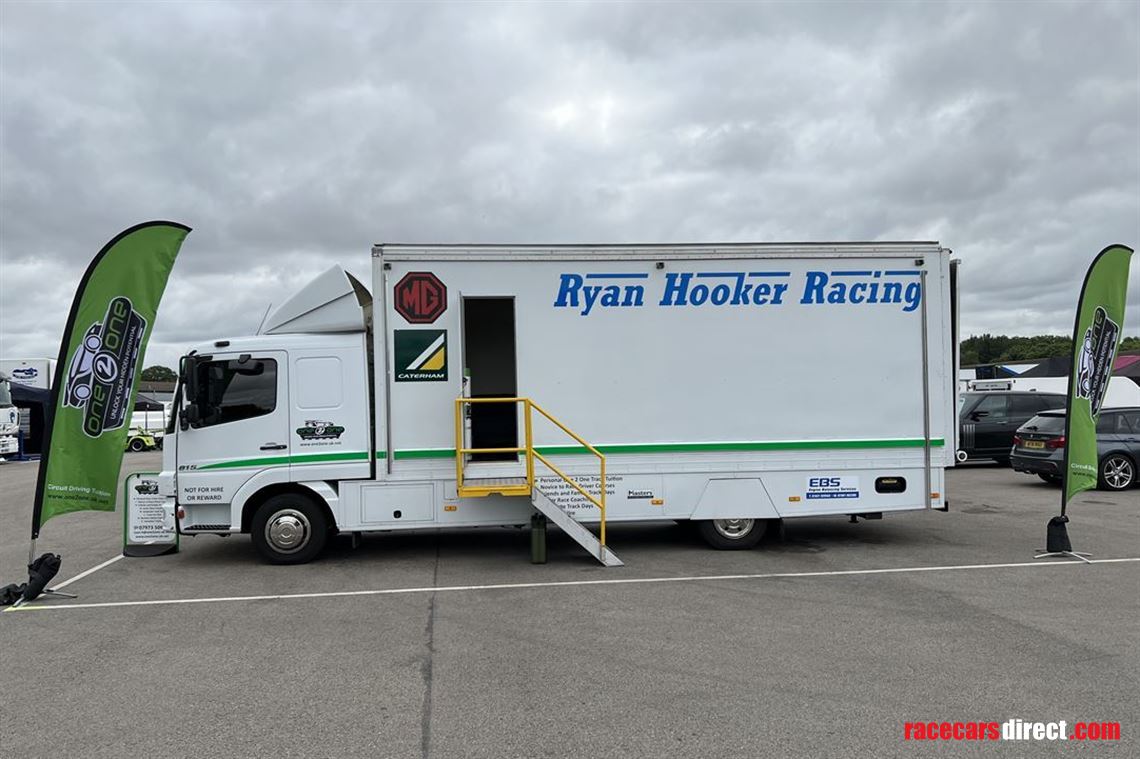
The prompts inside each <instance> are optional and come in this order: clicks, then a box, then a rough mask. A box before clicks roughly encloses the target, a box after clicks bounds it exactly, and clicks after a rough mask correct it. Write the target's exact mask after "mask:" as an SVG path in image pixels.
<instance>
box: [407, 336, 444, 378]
mask: <svg viewBox="0 0 1140 759" xmlns="http://www.w3.org/2000/svg"><path fill="white" fill-rule="evenodd" d="M395 333H396V346H395V353H396V381H397V382H444V381H446V380H447V330H443V329H398V330H395Z"/></svg>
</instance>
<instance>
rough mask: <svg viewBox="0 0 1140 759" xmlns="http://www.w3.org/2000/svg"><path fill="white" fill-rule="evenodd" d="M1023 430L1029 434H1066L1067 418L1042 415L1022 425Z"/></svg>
mask: <svg viewBox="0 0 1140 759" xmlns="http://www.w3.org/2000/svg"><path fill="white" fill-rule="evenodd" d="M1021 429H1023V430H1026V431H1028V432H1043V433H1046V434H1049V435H1052V434H1058V435H1060V434H1063V433H1064V432H1065V417H1063V416H1060V415H1053V414H1048V415H1045V414H1041V415H1038V416H1035V417H1033V418H1032V419H1030V420H1029V421H1028V422H1026V423H1025V424H1023V425H1021Z"/></svg>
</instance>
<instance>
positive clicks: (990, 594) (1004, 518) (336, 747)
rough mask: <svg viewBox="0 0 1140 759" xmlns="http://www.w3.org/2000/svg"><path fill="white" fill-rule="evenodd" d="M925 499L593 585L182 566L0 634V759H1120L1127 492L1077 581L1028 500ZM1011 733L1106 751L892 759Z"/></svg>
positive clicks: (472, 554) (513, 573) (338, 552)
mask: <svg viewBox="0 0 1140 759" xmlns="http://www.w3.org/2000/svg"><path fill="white" fill-rule="evenodd" d="M36 467H37V465H36V464H35V463H9V464H3V465H0V584H4V583H7V582H22V581H23V579H24V578H25V577H26V574H25V570H24V565H25V563H26V561H27V552H28V540H27V538H28V533H29V521H30V511H31V499H32V489H33V486H34V482H35V474H36ZM158 468H159V455H158V454H155V453H149V454H127V456H126V457H125V460H124V472H126V471H137V470H143V471H155V470H157V469H158ZM947 494H948V496H949V499H950V503H951V507H950V511H949V513H940V512H932V513H911V514H902V515H887V516H886V517H885V518H884V519H883V520H882V521H867V522H860V523H858V524H848V523H847V522H846V521H845V520H844V519H842V518H826V519H808V520H798V521H789V522H787V523H786V529H785V535H784V539H783V540H782V541H781V540H778V539H772V540H767V539H766V540H765V542H764V543H762V544H761V546H760V547H759V548H758V549H756V550H752V551H737V552H732V551H713V550H710V549H708V548H706V547H705V546H704V544H703V543H702V542H701V541H700V539H699V538H698V537H697V536H695V535H694V534H692V533H691V531H689V530H687V529H685V528H683V527H681V526H678V525H675V524H673V523H672V522H665V523H654V524H651V525H638V526H622V525H617V526H612V527H611V528H610V541H609V542H610V543H611V546H612V547H613V549H614V550H615V552H616V553H617V554H618V555H619V556H621V558H622V559H623V560H624V561H625V563H626V566H625V567H623V568H618V569H606V568H603V567H601V566H600V565H598V564H597V563H596V562H594V560H593V559H592V558H591V557H589V556H587V555H586V554H585V553H584V552H582V551H581V550H580V549H579V548H578V547H577V546H576V545H575V544H573V543H572V542H570V541H569V539H567V538H565V536H563V535H561V534H559V533H557V531H556V530H553V529H552V530H551V535H550V540H549V563H548V564H546V565H541V566H534V565H531V564H530V563H529V537H528V535H527V532H526V531H525V530H513V529H484V530H468V531H443V532H440V531H431V530H429V531H423V532H418V533H387V534H379V535H372V536H366V537H365V540H364V542H363V544H362V545H361V546H360V547H359V548H356V549H352V548H351V547H350V544H349V541H348V540H347V539H340V540H338V541H336V543H335V544H334V545H333V546H332V547H331V549H330V550H328V551H327V552H326V554H325V556H324V557H323V558H322V559H320V560H318V561H317V562H315V563H312V564H308V565H304V566H297V567H277V566H269V565H266V564H263V563H261V562H260V560H259V559H258V558H257V557H256V555H255V554H254V552H253V549H252V547H251V546H250V544H249V540H248V538H247V537H246V536H235V537H231V538H226V539H222V538H217V537H211V536H202V537H197V538H192V539H184V540H183V543H182V550H181V551H180V552H179V553H178V554H176V555H171V556H163V557H156V558H130V559H123V560H121V561H119V560H116V561H113V562H111V563H109V564H107V565H106V566H104V567H102V568H101V569H98V570H97V571H95V572H92V573H91V574H89V575H86V576H84V577H83V578H81V579H79V580H78V581H76V582H74V583H71V584H69V585H68V587H67V590H68V591H72V592H75V593H78V594H79V599H78V600H77V601H64V600H62V599H51V600H46V601H42V602H37V603H36V604H34V605H32V607H30V608H26V609H19V610H14V611H5V612H3V613H2V614H0V653H2V658H3V674H2V679H0V683H2V689H0V694H2V696H0V715H2V721H3V724H4V726H5V731H4V732H5V737H4V740H3V747H2V749H0V753H3V754H4V755H5V756H12V757H47V756H77V757H122V756H126V755H161V756H195V757H198V756H222V757H238V756H241V757H244V756H251V757H252V756H280V757H293V756H297V757H302V756H303V757H311V756H337V757H348V756H353V757H355V756H368V757H567V756H589V757H642V756H644V757H674V756H676V757H682V756H684V757H688V756H702V757H703V756H709V757H712V756H715V757H727V756H732V757H738V756H739V757H745V756H762V755H769V756H793V755H804V756H821V757H822V756H827V757H838V756H876V757H881V756H911V755H915V754H922V755H929V754H930V752H931V751H937V752H939V753H942V752H944V751H947V750H952V751H953V752H954V753H956V754H966V755H975V756H993V755H1000V756H1025V755H1043V756H1051V755H1082V756H1083V755H1090V754H1105V755H1114V756H1126V755H1131V756H1136V755H1137V754H1138V753H1140V748H1138V747H1140V740H1138V739H1140V708H1138V705H1140V624H1138V620H1140V562H1138V561H1111V562H1106V561H1103V560H1107V559H1137V558H1140V491H1137V490H1132V491H1130V492H1127V493H1103V492H1090V493H1085V494H1082V495H1081V496H1078V498H1077V500H1076V502H1075V503H1074V504H1073V505H1072V506H1071V508H1070V515H1071V516H1072V519H1073V521H1072V523H1071V524H1070V525H1069V533H1070V536H1071V538H1072V540H1073V543H1074V545H1075V546H1076V547H1077V548H1078V549H1079V550H1085V551H1090V552H1092V553H1094V554H1095V557H1094V558H1095V559H1096V560H1097V561H1098V562H1101V563H1095V564H1091V565H1085V564H1078V563H1075V562H1071V561H1060V562H1055V563H1054V562H1051V561H1045V560H1042V561H1036V562H1035V561H1034V560H1033V554H1034V551H1035V549H1037V548H1040V547H1041V546H1042V545H1043V543H1044V538H1045V524H1046V522H1047V521H1048V519H1049V517H1050V516H1052V515H1053V514H1055V513H1056V512H1057V509H1058V500H1059V490H1058V489H1057V488H1055V487H1050V486H1048V485H1045V484H1044V483H1041V482H1040V481H1038V480H1037V479H1036V478H1034V477H1029V476H1026V475H1022V474H1017V473H1015V472H1013V471H1011V470H1009V469H1002V468H999V467H997V466H985V465H981V466H969V467H964V468H960V469H956V470H953V471H951V472H950V473H949V475H948V483H947ZM121 530H122V518H121V514H115V515H112V514H108V513H99V512H83V513H77V514H69V515H65V516H60V517H57V518H55V519H53V520H52V521H51V522H49V523H48V524H47V525H46V526H45V528H44V530H43V535H42V536H41V540H40V544H39V547H38V549H37V553H40V552H43V551H53V552H56V553H60V554H62V556H63V568H62V570H61V572H60V576H59V578H57V579H58V580H60V581H65V580H66V579H67V578H71V577H74V576H76V575H78V574H80V573H81V572H84V571H86V570H88V569H91V568H92V567H96V566H98V565H100V564H103V563H104V562H107V561H108V560H110V559H114V558H115V557H116V556H118V555H119V554H120V551H121V545H122V536H121ZM880 570H887V571H880ZM726 576H732V577H726ZM611 581H616V582H611ZM488 585H496V586H500V587H486V586H488ZM504 585H505V586H514V587H502V586H504ZM520 585H522V587H519V586H520ZM350 593H353V594H350ZM328 594H333V595H328ZM267 596H270V597H268V598H267ZM219 599H230V600H219ZM151 602H158V603H151ZM103 604H123V605H103ZM1011 718H1020V719H1024V720H1029V721H1041V722H1052V721H1060V720H1066V721H1068V722H1069V724H1070V725H1071V724H1072V723H1073V722H1075V721H1080V720H1085V721H1097V722H1102V721H1110V722H1120V723H1121V732H1122V740H1121V741H1119V742H1115V743H1088V742H1082V743H1078V742H1076V741H1068V742H1064V741H1061V742H1035V741H1031V742H1024V741H1023V742H965V743H954V744H953V745H943V746H930V745H923V744H922V743H920V742H916V741H906V740H904V724H905V723H906V722H909V721H925V722H930V721H936V722H941V721H986V722H989V721H995V722H1004V721H1005V720H1007V719H1011Z"/></svg>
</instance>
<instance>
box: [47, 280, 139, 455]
mask: <svg viewBox="0 0 1140 759" xmlns="http://www.w3.org/2000/svg"><path fill="white" fill-rule="evenodd" d="M146 325H147V322H146V319H144V318H143V317H142V315H141V314H139V313H138V312H137V311H135V310H134V307H133V305H132V304H131V301H130V298H124V297H118V298H114V299H112V300H111V302H110V303H109V304H108V305H107V313H106V314H105V315H104V316H103V321H101V322H95V323H93V324H91V325H90V326H89V327H88V328H87V333H86V334H85V335H84V336H83V340H82V341H81V342H80V344H79V346H78V347H77V348H76V349H75V352H74V353H72V354H71V361H70V363H69V365H68V366H69V369H68V373H67V383H66V386H65V388H64V391H63V405H64V406H69V407H71V408H78V409H82V410H83V432H84V433H86V434H87V436H88V437H99V436H100V435H102V434H103V431H104V430H114V429H118V428H120V427H122V426H123V421H124V420H125V419H126V417H127V414H129V413H130V409H129V408H127V407H128V406H129V405H130V400H131V392H132V391H133V390H134V384H135V366H136V365H137V364H138V360H139V349H140V348H141V346H142V342H143V336H144V335H145V334H146Z"/></svg>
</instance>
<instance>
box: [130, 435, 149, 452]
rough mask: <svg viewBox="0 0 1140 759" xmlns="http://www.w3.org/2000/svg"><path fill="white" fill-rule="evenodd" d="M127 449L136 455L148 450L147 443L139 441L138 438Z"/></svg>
mask: <svg viewBox="0 0 1140 759" xmlns="http://www.w3.org/2000/svg"><path fill="white" fill-rule="evenodd" d="M127 447H128V448H130V449H131V451H133V452H134V453H141V452H142V451H145V450H146V443H144V442H143V441H141V440H139V439H138V438H135V439H134V440H132V441H131V443H130V445H128V446H127Z"/></svg>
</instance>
